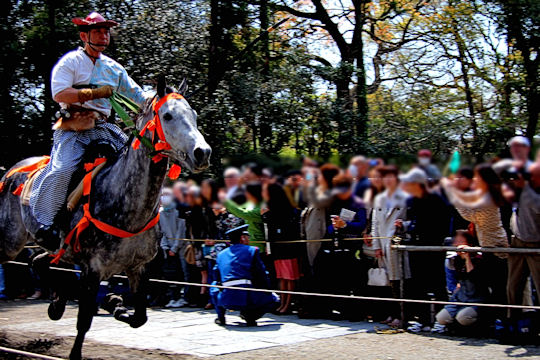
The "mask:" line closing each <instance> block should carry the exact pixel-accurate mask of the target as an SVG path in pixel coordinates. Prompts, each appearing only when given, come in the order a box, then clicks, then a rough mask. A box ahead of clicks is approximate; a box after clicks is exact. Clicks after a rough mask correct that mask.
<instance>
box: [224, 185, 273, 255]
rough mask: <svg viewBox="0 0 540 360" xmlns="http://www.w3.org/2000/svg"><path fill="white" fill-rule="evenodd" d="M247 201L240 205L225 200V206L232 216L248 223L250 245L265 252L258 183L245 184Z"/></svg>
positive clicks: (260, 196) (260, 192) (259, 186)
mask: <svg viewBox="0 0 540 360" xmlns="http://www.w3.org/2000/svg"><path fill="white" fill-rule="evenodd" d="M246 199H247V203H246V204H245V205H244V206H240V205H238V204H237V203H235V202H234V201H232V200H226V201H225V208H226V209H227V211H228V212H230V213H231V214H233V215H234V216H237V217H239V218H240V219H243V220H244V221H245V222H246V223H247V224H248V225H249V227H248V232H249V241H250V245H253V246H256V247H258V248H259V250H260V253H261V254H264V253H265V244H264V240H265V239H264V224H263V221H262V218H261V203H262V187H261V184H260V183H248V184H247V185H246Z"/></svg>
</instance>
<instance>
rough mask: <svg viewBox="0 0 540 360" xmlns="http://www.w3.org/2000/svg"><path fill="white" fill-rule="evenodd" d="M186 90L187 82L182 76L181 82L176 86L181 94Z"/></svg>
mask: <svg viewBox="0 0 540 360" xmlns="http://www.w3.org/2000/svg"><path fill="white" fill-rule="evenodd" d="M187 91H188V84H187V81H186V78H183V79H182V82H181V83H180V85H179V86H178V93H179V94H181V95H185V93H186V92H187Z"/></svg>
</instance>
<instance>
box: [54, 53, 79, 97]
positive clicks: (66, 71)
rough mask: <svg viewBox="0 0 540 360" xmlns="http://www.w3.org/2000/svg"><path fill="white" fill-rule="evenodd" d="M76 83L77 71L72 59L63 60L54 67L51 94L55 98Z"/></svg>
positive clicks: (64, 58) (65, 58)
mask: <svg viewBox="0 0 540 360" xmlns="http://www.w3.org/2000/svg"><path fill="white" fill-rule="evenodd" d="M74 83H75V69H74V67H73V61H72V59H70V58H68V57H63V58H61V59H60V60H59V61H58V62H57V63H56V65H55V66H54V68H53V70H52V74H51V93H52V96H53V98H54V97H55V96H56V94H58V93H59V92H60V91H62V90H65V89H67V88H70V87H72V86H73V84H74Z"/></svg>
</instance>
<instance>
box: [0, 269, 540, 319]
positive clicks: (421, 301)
mask: <svg viewBox="0 0 540 360" xmlns="http://www.w3.org/2000/svg"><path fill="white" fill-rule="evenodd" d="M8 263H11V264H16V265H25V266H28V264H26V263H23V262H18V261H9V262H8ZM50 269H51V270H59V271H68V272H75V273H80V272H81V271H80V270H74V269H64V268H59V267H52V266H51V267H50ZM113 277H115V278H120V279H128V277H127V276H125V275H114V276H113ZM148 280H149V281H150V282H155V283H162V284H170V285H185V286H186V285H187V286H200V287H207V288H212V287H213V288H218V289H230V290H244V291H252V292H265V293H276V294H290V295H302V296H316V297H328V298H335V299H348V300H375V301H386V302H400V303H402V302H405V303H416V304H436V305H461V306H479V307H491V308H506V309H508V308H510V309H526V310H540V306H529V305H505V304H484V303H464V302H450V301H439V300H419V299H405V298H381V297H376V296H359V295H340V294H324V293H316V292H306V291H288V290H271V289H259V288H243V287H238V286H224V285H212V284H202V283H191V282H186V281H173V280H162V279H148Z"/></svg>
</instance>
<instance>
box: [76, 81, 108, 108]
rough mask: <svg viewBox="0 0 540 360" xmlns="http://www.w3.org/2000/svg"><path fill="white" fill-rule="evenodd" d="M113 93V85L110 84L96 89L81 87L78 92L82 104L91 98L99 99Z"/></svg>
mask: <svg viewBox="0 0 540 360" xmlns="http://www.w3.org/2000/svg"><path fill="white" fill-rule="evenodd" d="M112 93H113V87H112V86H111V85H104V86H101V87H98V88H97V89H81V90H79V92H78V94H77V95H78V96H79V102H80V103H81V104H82V103H84V102H86V101H89V100H93V99H101V98H108V97H111V96H112Z"/></svg>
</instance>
